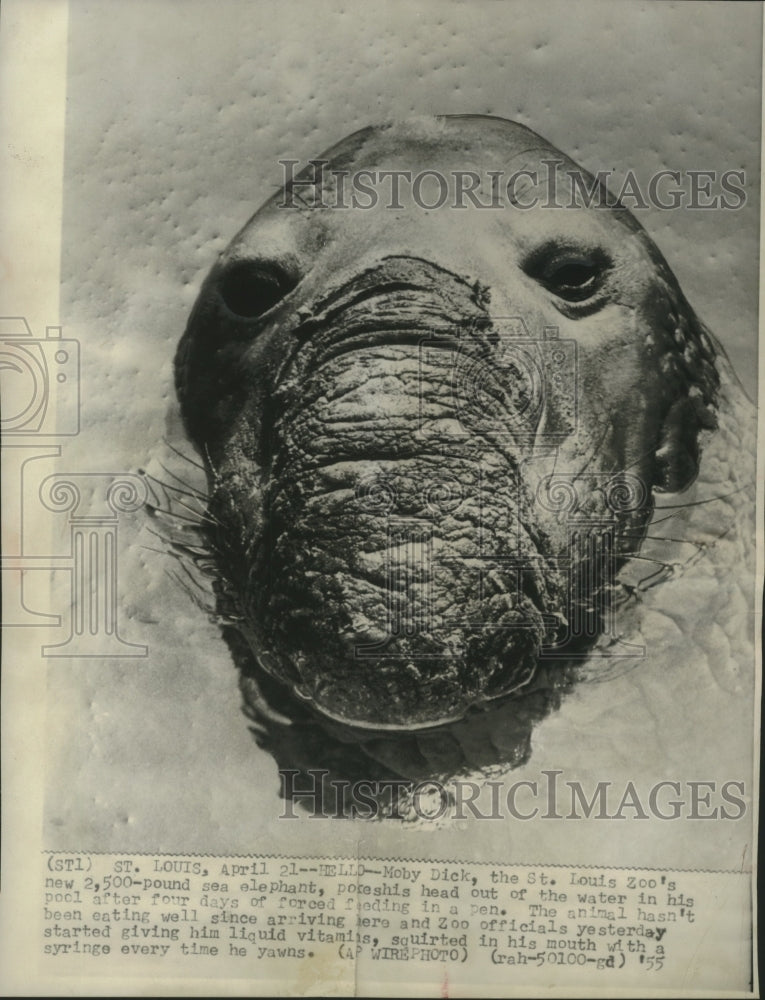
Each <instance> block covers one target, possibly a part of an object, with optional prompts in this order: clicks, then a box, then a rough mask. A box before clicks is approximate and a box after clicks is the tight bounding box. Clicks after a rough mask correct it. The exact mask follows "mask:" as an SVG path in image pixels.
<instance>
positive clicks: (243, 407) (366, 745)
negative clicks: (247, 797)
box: [176, 117, 720, 778]
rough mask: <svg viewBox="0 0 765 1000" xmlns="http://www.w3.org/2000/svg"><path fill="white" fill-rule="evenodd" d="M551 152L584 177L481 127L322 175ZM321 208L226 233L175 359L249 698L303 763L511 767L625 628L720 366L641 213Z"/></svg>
mask: <svg viewBox="0 0 765 1000" xmlns="http://www.w3.org/2000/svg"><path fill="white" fill-rule="evenodd" d="M546 158H548V159H549V158H554V159H557V160H559V161H561V163H562V166H563V170H564V171H565V170H566V169H575V170H579V168H577V167H576V165H575V164H574V163H573V162H572V161H569V160H568V159H567V158H566V157H564V156H562V154H560V153H559V152H558V151H557V150H555V149H554V147H552V146H550V145H549V144H548V143H546V142H545V141H544V140H543V139H541V138H540V137H539V136H537V135H535V134H534V133H532V132H530V131H529V130H528V129H526V128H524V127H522V126H520V125H517V124H515V123H512V122H507V121H503V120H500V119H490V118H482V117H459V118H446V119H439V120H437V121H433V122H425V123H414V124H405V125H399V126H388V127H381V128H379V129H367V130H364V131H363V132H360V133H357V134H355V135H353V136H351V137H349V138H348V139H346V140H344V141H343V142H342V143H340V144H339V145H338V146H336V147H335V148H334V149H332V150H330V151H329V152H328V153H326V154H324V156H323V157H322V159H325V160H328V161H329V169H333V168H337V169H341V168H348V169H351V170H360V169H364V168H369V169H375V170H399V169H406V170H411V171H412V172H413V173H416V172H418V171H422V170H426V169H437V170H439V171H441V172H442V173H444V174H447V175H449V174H450V172H452V171H460V170H463V171H464V170H474V171H477V172H479V173H480V174H481V176H486V175H487V173H488V172H489V171H492V170H501V171H504V172H505V175H506V176H507V175H509V174H510V173H512V172H513V171H516V170H523V169H526V170H535V169H536V170H539V168H540V163H541V161H542V160H544V159H546ZM579 173H580V174H581V171H579ZM302 176H303V178H304V177H306V176H309V175H308V174H307V173H306V174H304V175H302ZM582 176H586V175H583V174H582ZM560 183H561V192H563V194H564V195H565V190H566V189H565V174H564V175H561V182H560ZM386 190H387V189H386ZM320 193H322V194H326V195H328V196H329V195H332V194H333V192H332V191H324V192H320ZM530 193H533V192H530V189H528V190H527V191H526V192H525V195H524V198H525V199H528V198H529V197H530ZM308 194H310V192H306V190H305V189H304V188H301V190H300V199H298V201H297V204H295V202H294V201H293V205H292V207H280V205H282V203H283V202H284V195H283V194H282V193H281V192H280V193H278V194H277V195H275V196H274V197H273V198H272V199H271V200H270V201H269V202H267V203H266V204H265V205H264V206H263V208H261V209H260V211H259V212H257V214H256V215H255V216H254V217H253V218H252V219H251V220H250V222H249V223H248V224H247V225H246V226H245V227H244V229H242V231H241V232H240V233H239V234H238V235H237V236H236V237H235V239H234V240H233V241H232V243H231V244H230V246H229V247H228V248H227V250H226V251H225V252H224V253H223V255H222V256H221V258H220V260H219V261H218V262H217V264H216V265H215V266H214V267H213V269H212V271H211V273H210V275H209V277H208V278H207V280H206V282H205V284H204V286H203V288H202V290H201V293H200V295H199V299H198V301H197V304H196V306H195V308H194V311H193V313H192V316H191V318H190V320H189V324H188V328H187V330H186V333H185V335H184V337H183V340H182V341H181V344H180V347H179V351H178V356H177V359H176V377H177V388H178V394H179V398H180V402H181V407H182V412H183V416H184V420H185V425H186V428H187V431H188V434H189V436H190V437H191V439H192V440H193V441H194V442H195V444H196V446H197V447H198V449H199V451H200V454H201V455H202V456H203V457H204V460H205V463H206V467H207V471H208V479H209V493H210V500H209V523H210V529H209V532H210V544H211V547H212V549H213V551H214V552H215V553H216V559H217V566H218V572H219V574H220V579H219V583H218V600H219V607H220V609H221V612H222V614H224V615H225V616H226V617H227V619H228V620H229V621H230V622H231V623H232V624H231V625H230V626H228V627H227V629H226V637H227V639H228V641H229V644H230V646H231V649H232V651H233V653H234V656H235V659H236V661H237V664H238V665H239V667H240V669H241V671H242V679H243V680H242V688H243V692H244V695H245V699H246V701H247V702H248V704H249V707H250V711H251V713H252V714H253V717H254V718H256V719H257V720H258V722H259V723H260V725H261V727H263V729H264V732H263V735H262V738H263V739H264V741H265V742H266V743H267V744H268V745H269V746H270V747H271V749H272V751H273V752H274V753H275V755H276V756H277V757H278V758H279V760H280V763H282V764H283V765H285V766H298V767H300V766H311V767H321V766H325V767H328V768H329V769H330V770H331V771H332V772H333V773H337V774H341V775H343V776H351V777H353V776H357V777H358V776H362V777H367V778H375V777H379V776H381V775H386V774H398V775H404V776H406V777H422V776H425V775H441V776H443V775H448V774H454V773H457V772H459V771H460V769H461V768H463V767H464V766H465V765H466V762H467V763H469V764H470V765H471V766H473V767H476V766H477V767H483V768H484V769H487V768H492V767H495V766H498V767H499V766H503V765H504V766H511V765H513V764H515V763H518V762H519V761H521V760H523V759H524V758H525V757H526V756H527V754H528V747H529V736H530V732H531V729H532V726H533V724H534V722H535V721H537V720H538V719H539V718H541V717H542V716H543V715H544V714H545V713H546V712H548V711H549V710H550V708H551V707H554V706H557V705H558V702H559V698H560V695H561V693H562V692H564V691H565V690H566V688H567V687H568V686H569V685H570V683H571V682H572V680H573V679H574V678H575V676H576V670H577V666H578V665H579V664H581V663H582V661H583V660H584V659H585V658H586V656H587V652H588V650H589V649H590V648H591V647H592V646H593V644H595V643H597V642H599V641H600V638H599V637H602V635H603V633H604V632H608V631H609V629H610V628H611V627H612V626H611V625H610V624H609V622H610V619H609V608H611V606H612V604H613V600H614V599H615V595H616V594H617V592H618V583H617V582H616V573H617V572H618V569H619V566H620V565H621V564H622V563H623V562H624V561H625V560H626V559H627V558H628V557H629V556H630V555H632V554H634V553H636V552H637V551H638V549H639V546H640V540H641V538H642V536H643V535H644V533H645V530H646V526H647V524H648V522H649V520H650V518H651V514H652V510H653V506H654V498H655V496H656V494H657V493H658V492H661V491H671V492H678V491H682V490H683V489H685V488H686V487H687V486H688V485H689V484H691V483H692V482H693V480H694V478H695V477H696V475H697V472H698V462H699V440H700V435H703V433H704V432H708V431H712V430H714V428H715V426H716V421H717V408H718V394H719V384H720V379H719V375H718V371H717V368H716V364H715V358H716V355H717V353H718V348H717V347H716V345H715V343H714V341H713V339H712V338H711V337H710V335H709V334H708V333H707V332H706V331H705V330H704V329H703V328H702V326H701V324H700V323H699V321H698V320H697V319H696V317H695V316H694V314H693V312H692V311H691V309H690V307H689V306H688V304H687V302H686V301H685V299H684V297H683V295H682V292H681V291H680V289H679V287H678V285H677V282H676V280H675V279H674V276H673V275H672V273H671V271H670V270H669V268H668V266H667V265H666V263H665V262H664V260H663V258H662V257H661V255H660V253H659V251H658V250H657V249H656V247H655V246H654V245H653V243H652V242H651V241H650V239H649V238H648V237H647V235H646V234H645V233H644V231H643V230H642V229H641V227H640V226H639V225H638V223H637V222H636V221H635V219H634V218H633V217H632V216H631V215H630V214H629V212H627V211H626V210H623V209H619V208H609V207H603V206H601V207H589V208H588V207H579V208H550V207H547V208H545V207H542V206H537V207H536V208H533V209H530V210H523V209H520V208H514V207H512V206H505V207H504V208H502V209H499V208H495V209H483V210H482V209H476V208H473V207H468V208H466V209H463V210H458V209H454V208H449V207H444V208H441V209H436V210H433V211H425V210H423V208H421V207H419V206H417V205H415V204H413V203H412V201H411V199H410V198H408V197H407V196H406V195H405V194H404V195H402V196H401V207H400V208H390V207H386V206H385V204H384V203H383V202H384V200H385V199H383V198H381V199H380V201H381V203H380V204H378V206H377V207H375V208H373V209H367V210H364V209H358V208H357V209H335V210H333V209H326V208H324V209H322V208H310V207H304V206H303V205H302V204H301V199H302V200H303V201H305V200H306V199H307V196H308ZM477 195H478V196H479V197H480V199H481V200H482V201H488V194H487V192H486V191H485V190H484V191H478V192H477ZM309 200H310V199H309ZM325 200H331V199H330V198H329V197H327V198H325ZM555 331H557V333H556V332H555ZM556 341H557V343H558V344H563V345H565V348H564V350H563V351H562V352H561V351H559V350H557V348H556ZM551 477H552V478H551ZM612 638H613V637H612ZM487 727H488V729H490V730H491V733H492V740H491V746H490V748H489V749H487V746H488V745H487V744H485V742H484V743H482V742H481V741H480V740H479V739H478V738H477V735H476V734H477V733H479V732H481V731H484V730H486V729H487ZM359 750H362V751H363V754H360V753H359ZM373 762H374V763H373Z"/></svg>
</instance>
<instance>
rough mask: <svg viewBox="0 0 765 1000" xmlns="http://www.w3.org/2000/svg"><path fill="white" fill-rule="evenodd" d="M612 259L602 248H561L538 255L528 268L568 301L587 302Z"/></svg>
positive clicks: (543, 283)
mask: <svg viewBox="0 0 765 1000" xmlns="http://www.w3.org/2000/svg"><path fill="white" fill-rule="evenodd" d="M608 266H609V262H608V259H607V258H606V257H605V255H604V254H603V253H601V252H600V251H586V252H583V251H580V250H558V251H555V252H553V253H544V254H542V255H539V256H537V257H536V258H535V259H534V260H532V261H531V262H530V264H529V265H528V266H527V268H526V270H527V272H528V273H529V274H530V275H531V276H532V277H533V278H535V279H536V280H537V281H538V282H539V283H540V284H541V285H544V287H545V288H546V289H547V290H548V291H550V292H552V293H553V295H557V296H558V298H561V299H563V300H564V301H566V302H586V301H587V300H588V299H591V298H593V297H594V296H595V295H596V293H597V292H598V291H599V289H600V287H601V285H602V283H603V277H604V276H605V273H606V271H607V270H608Z"/></svg>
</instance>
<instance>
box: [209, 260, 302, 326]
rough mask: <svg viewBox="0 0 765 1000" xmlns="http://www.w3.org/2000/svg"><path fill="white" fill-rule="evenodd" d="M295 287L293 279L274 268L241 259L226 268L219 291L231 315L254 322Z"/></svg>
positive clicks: (268, 264) (259, 262)
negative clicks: (254, 319)
mask: <svg viewBox="0 0 765 1000" xmlns="http://www.w3.org/2000/svg"><path fill="white" fill-rule="evenodd" d="M296 284H297V282H296V280H295V279H294V278H293V277H292V276H291V275H289V274H287V273H286V272H285V271H284V270H282V269H281V268H280V267H278V266H277V265H274V264H271V263H263V262H262V261H248V260H242V261H237V262H236V263H234V264H231V265H230V266H229V267H228V268H227V269H226V271H225V272H224V273H223V275H222V276H221V278H220V283H219V286H218V288H219V291H220V295H221V298H222V299H223V301H224V302H225V303H226V306H227V308H228V309H229V310H230V311H231V312H232V313H234V314H235V315H236V316H243V317H245V318H247V319H253V318H254V317H256V316H262V315H263V313H265V312H268V310H269V309H271V308H272V306H275V305H276V303H277V302H278V301H279V300H280V299H282V298H284V296H285V295H286V294H287V293H288V292H290V291H292V289H293V288H294V287H295V285H296Z"/></svg>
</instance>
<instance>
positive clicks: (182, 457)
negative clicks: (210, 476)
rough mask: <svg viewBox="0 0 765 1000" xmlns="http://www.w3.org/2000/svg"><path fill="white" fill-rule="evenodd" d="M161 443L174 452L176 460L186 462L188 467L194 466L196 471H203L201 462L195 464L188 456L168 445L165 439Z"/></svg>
mask: <svg viewBox="0 0 765 1000" xmlns="http://www.w3.org/2000/svg"><path fill="white" fill-rule="evenodd" d="M162 441H163V443H164V444H166V445H167V447H168V448H169V449H170V451H173V452H175V454H176V455H177V456H178V458H180V459H182V460H183V461H184V462H188V463H189V465H195V466H196V467H197V468H198V469H201V471H202V472H204V471H205V467H204V465H202V464H201V462H196V461H195V460H194V459H193V458H190V457H189V456H188V455H184V453H183V452H182V451H181V450H180V449H179V448H176V447H175V445H173V444H170V442H169V441H168V440H167V438H162ZM208 457H209V456H208Z"/></svg>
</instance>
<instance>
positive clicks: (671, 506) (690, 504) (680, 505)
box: [654, 483, 754, 510]
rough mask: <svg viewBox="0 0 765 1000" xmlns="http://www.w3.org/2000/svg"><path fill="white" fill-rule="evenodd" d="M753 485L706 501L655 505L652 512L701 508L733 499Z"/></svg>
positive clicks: (750, 484)
mask: <svg viewBox="0 0 765 1000" xmlns="http://www.w3.org/2000/svg"><path fill="white" fill-rule="evenodd" d="M753 485H754V484H753V483H747V485H746V486H741V487H739V489H737V490H732V491H731V492H730V493H724V494H722V495H721V496H719V497H709V498H708V499H707V500H689V501H688V503H678V504H666V505H664V504H662V505H658V504H657V505H656V507H655V508H654V510H683V509H684V508H685V507H701V506H702V504H706V503H716V502H717V501H718V500H727V499H728V497H734V496H736V494H737V493H743V491H744V490H749V489H751V488H752V486H753Z"/></svg>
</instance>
